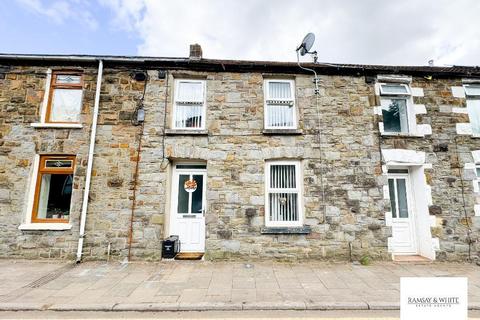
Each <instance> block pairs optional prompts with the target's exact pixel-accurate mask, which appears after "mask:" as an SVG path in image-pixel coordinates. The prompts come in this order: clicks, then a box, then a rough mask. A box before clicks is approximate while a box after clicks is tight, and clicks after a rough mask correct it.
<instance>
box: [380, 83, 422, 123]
mask: <svg viewBox="0 0 480 320" xmlns="http://www.w3.org/2000/svg"><path fill="white" fill-rule="evenodd" d="M380 95H381V99H380V100H381V104H382V115H383V131H384V132H397V133H408V132H410V127H411V126H412V125H413V124H412V123H410V122H414V121H415V120H414V118H413V119H412V117H411V116H409V113H410V112H411V111H410V110H409V109H411V107H409V105H410V104H411V97H410V88H409V87H408V86H407V85H406V84H381V85H380Z"/></svg>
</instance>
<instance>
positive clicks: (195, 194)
mask: <svg viewBox="0 0 480 320" xmlns="http://www.w3.org/2000/svg"><path fill="white" fill-rule="evenodd" d="M206 178H207V172H206V166H205V165H196V164H193V165H191V164H177V165H176V166H175V169H174V171H173V183H172V193H171V194H172V201H171V203H172V207H171V210H170V212H171V217H170V235H178V236H179V238H180V251H181V252H205V209H206V205H205V199H206V196H205V195H206V185H207V183H206Z"/></svg>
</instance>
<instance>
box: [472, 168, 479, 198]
mask: <svg viewBox="0 0 480 320" xmlns="http://www.w3.org/2000/svg"><path fill="white" fill-rule="evenodd" d="M475 174H476V176H477V177H476V179H474V182H473V183H475V184H477V188H476V189H477V190H478V192H480V164H477V165H475Z"/></svg>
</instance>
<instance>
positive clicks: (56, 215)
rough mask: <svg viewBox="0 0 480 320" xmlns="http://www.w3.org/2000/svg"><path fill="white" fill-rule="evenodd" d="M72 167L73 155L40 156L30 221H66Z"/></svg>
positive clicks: (67, 217)
mask: <svg viewBox="0 0 480 320" xmlns="http://www.w3.org/2000/svg"><path fill="white" fill-rule="evenodd" d="M74 168H75V157H74V156H41V157H40V165H39V169H38V175H37V182H36V187H35V202H34V205H33V212H32V222H49V223H51V222H61V223H65V222H68V220H69V217H70V204H71V199H72V189H73V170H74Z"/></svg>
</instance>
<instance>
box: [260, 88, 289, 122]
mask: <svg viewBox="0 0 480 320" xmlns="http://www.w3.org/2000/svg"><path fill="white" fill-rule="evenodd" d="M266 109H267V110H266V113H265V114H266V122H267V128H268V127H270V128H281V127H293V126H294V112H295V109H294V107H293V97H292V88H291V82H290V81H283V82H276V81H269V82H268V95H267V105H266Z"/></svg>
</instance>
